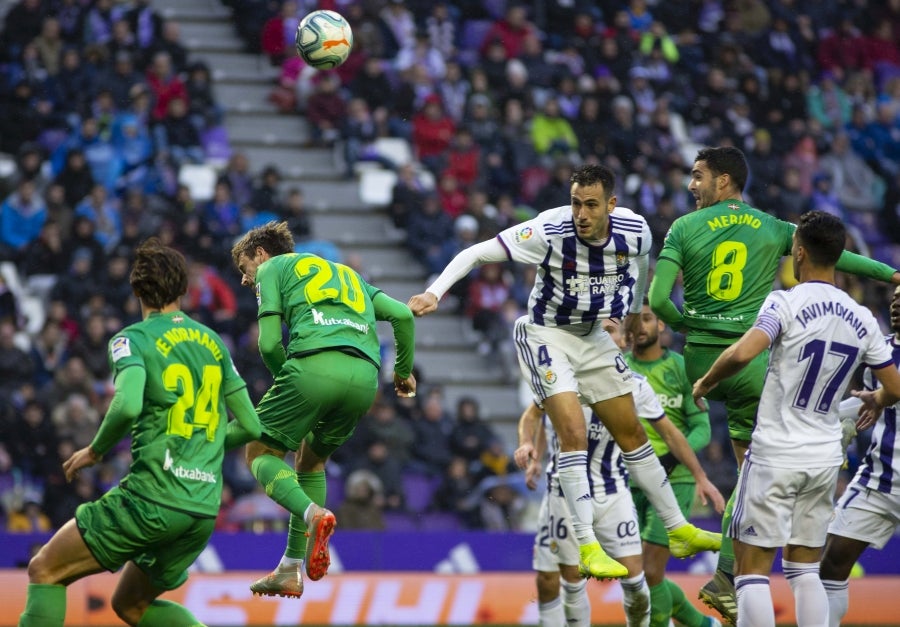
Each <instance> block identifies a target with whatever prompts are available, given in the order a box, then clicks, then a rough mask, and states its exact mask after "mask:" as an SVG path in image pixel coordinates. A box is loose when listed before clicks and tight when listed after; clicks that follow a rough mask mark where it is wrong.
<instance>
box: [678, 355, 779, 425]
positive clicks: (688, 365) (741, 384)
mask: <svg viewBox="0 0 900 627" xmlns="http://www.w3.org/2000/svg"><path fill="white" fill-rule="evenodd" d="M726 348H728V346H727V345H725V344H723V345H721V346H714V345H709V344H691V343H690V342H688V343H687V344H685V346H684V366H685V370H686V371H687V376H688V379H689V380H690V381H691V383H693V382H694V381H696V380H697V379H699V378H700V377H702V376H703V375H705V374H706V373H707V371H708V370H709V369H710V367H711V366H712V365H713V362H715V361H716V359H718V357H719V355H721V354H722V352H723V351H724V350H725V349H726ZM768 367H769V351H767V350H765V351H763V352H762V353H760V354H759V355H757V356H756V357H755V358H754V359H753V361H751V362H750V363H749V364H747V366H746V367H745V368H744V369H743V370H741V371H740V372H739V373H737V374H736V375H734V376H732V377H728V378H727V379H724V380H722V381H720V382H719V385H717V386H716V387H715V389H713V390H712V391H711V392H710V393H709V394H707V395H706V396H707V398H709V400H712V401H723V402H724V403H725V411H726V412H727V413H728V435H729V436H731V439H732V440H743V441H746V442H749V441H750V434H751V433H753V427H754V425H755V424H756V411H757V409H759V397H760V395H762V389H763V382H764V381H765V379H766V369H767V368H768Z"/></svg>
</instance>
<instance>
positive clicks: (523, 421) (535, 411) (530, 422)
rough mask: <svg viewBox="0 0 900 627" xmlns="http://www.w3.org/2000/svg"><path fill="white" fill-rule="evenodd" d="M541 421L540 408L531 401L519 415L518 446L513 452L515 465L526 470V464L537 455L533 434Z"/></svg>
mask: <svg viewBox="0 0 900 627" xmlns="http://www.w3.org/2000/svg"><path fill="white" fill-rule="evenodd" d="M540 422H541V408H540V407H538V406H537V405H535V404H534V403H531V404H530V405H529V406H528V407H526V408H525V411H523V412H522V415H521V416H520V417H519V427H518V432H519V448H517V449H516V450H515V452H514V453H513V459H515V460H516V466H518V467H519V468H520V469H521V470H527V469H528V465H529V464H530V463H531V461H532V460H533V459H535V458H536V457H537V455H536V451H535V445H534V443H535V435H536V434H537V432H538V426H539V425H540Z"/></svg>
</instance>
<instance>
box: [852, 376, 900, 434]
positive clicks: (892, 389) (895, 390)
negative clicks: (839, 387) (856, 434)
mask: <svg viewBox="0 0 900 627" xmlns="http://www.w3.org/2000/svg"><path fill="white" fill-rule="evenodd" d="M872 374H874V375H875V378H876V379H878V382H879V383H881V387H879V388H878V389H877V390H853V391H851V392H850V394H852V395H853V396H855V397H856V398H858V399H859V400H860V401H862V404H861V405H860V407H859V420H858V421H857V422H856V428H857V429H858V430H860V431H862V430H863V429H868V428H869V427H871V426H872V425H874V424H875V421H877V420H878V417H879V416H880V415H881V412H882V411H884V408H885V407H888V406H890V405H893V404H895V403H897V402H898V401H900V371H898V370H897V369H896V368H895V367H894V366H893V364H888V365H887V366H886V367H884V368H872Z"/></svg>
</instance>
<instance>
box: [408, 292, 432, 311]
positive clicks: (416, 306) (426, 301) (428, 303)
mask: <svg viewBox="0 0 900 627" xmlns="http://www.w3.org/2000/svg"><path fill="white" fill-rule="evenodd" d="M406 306H407V307H409V309H410V311H412V312H413V315H414V316H424V315H425V314H430V313H431V312H432V311H437V308H438V299H437V296H435V295H434V294H432V293H431V292H424V293H423V294H416V295H415V296H413V297H412V298H410V299H409V302H408V303H406Z"/></svg>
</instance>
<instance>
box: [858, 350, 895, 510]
mask: <svg viewBox="0 0 900 627" xmlns="http://www.w3.org/2000/svg"><path fill="white" fill-rule="evenodd" d="M884 339H885V343H886V344H887V346H888V347H889V348H890V350H891V354H892V357H893V361H894V366H896V367H898V368H900V344H898V343H897V340H896V338H895V337H894V336H892V335H888V336H886V337H885V338H884ZM863 380H864V381H865V386H866V389H869V390H874V389H875V388H876V387H878V386H879V383H878V381H877V380H876V379H875V376H874V375H873V374H872V371H871V370H866V372H865V375H864V376H863ZM898 409H900V403H897V404H896V405H891V406H890V407H885V408H884V413H883V414H881V417H880V418H879V419H878V422H876V423H875V426H874V427H873V428H872V443H871V444H870V445H869V450H868V451H866V455H865V457H863V460H862V463H861V464H860V465H859V469H858V470H857V471H856V477H854V481H855V482H856V483H858V484H859V485H861V486H865V487H867V488H870V489H872V490H877V491H879V492H884V493H887V494H900V446H898V441H897V410H898Z"/></svg>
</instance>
